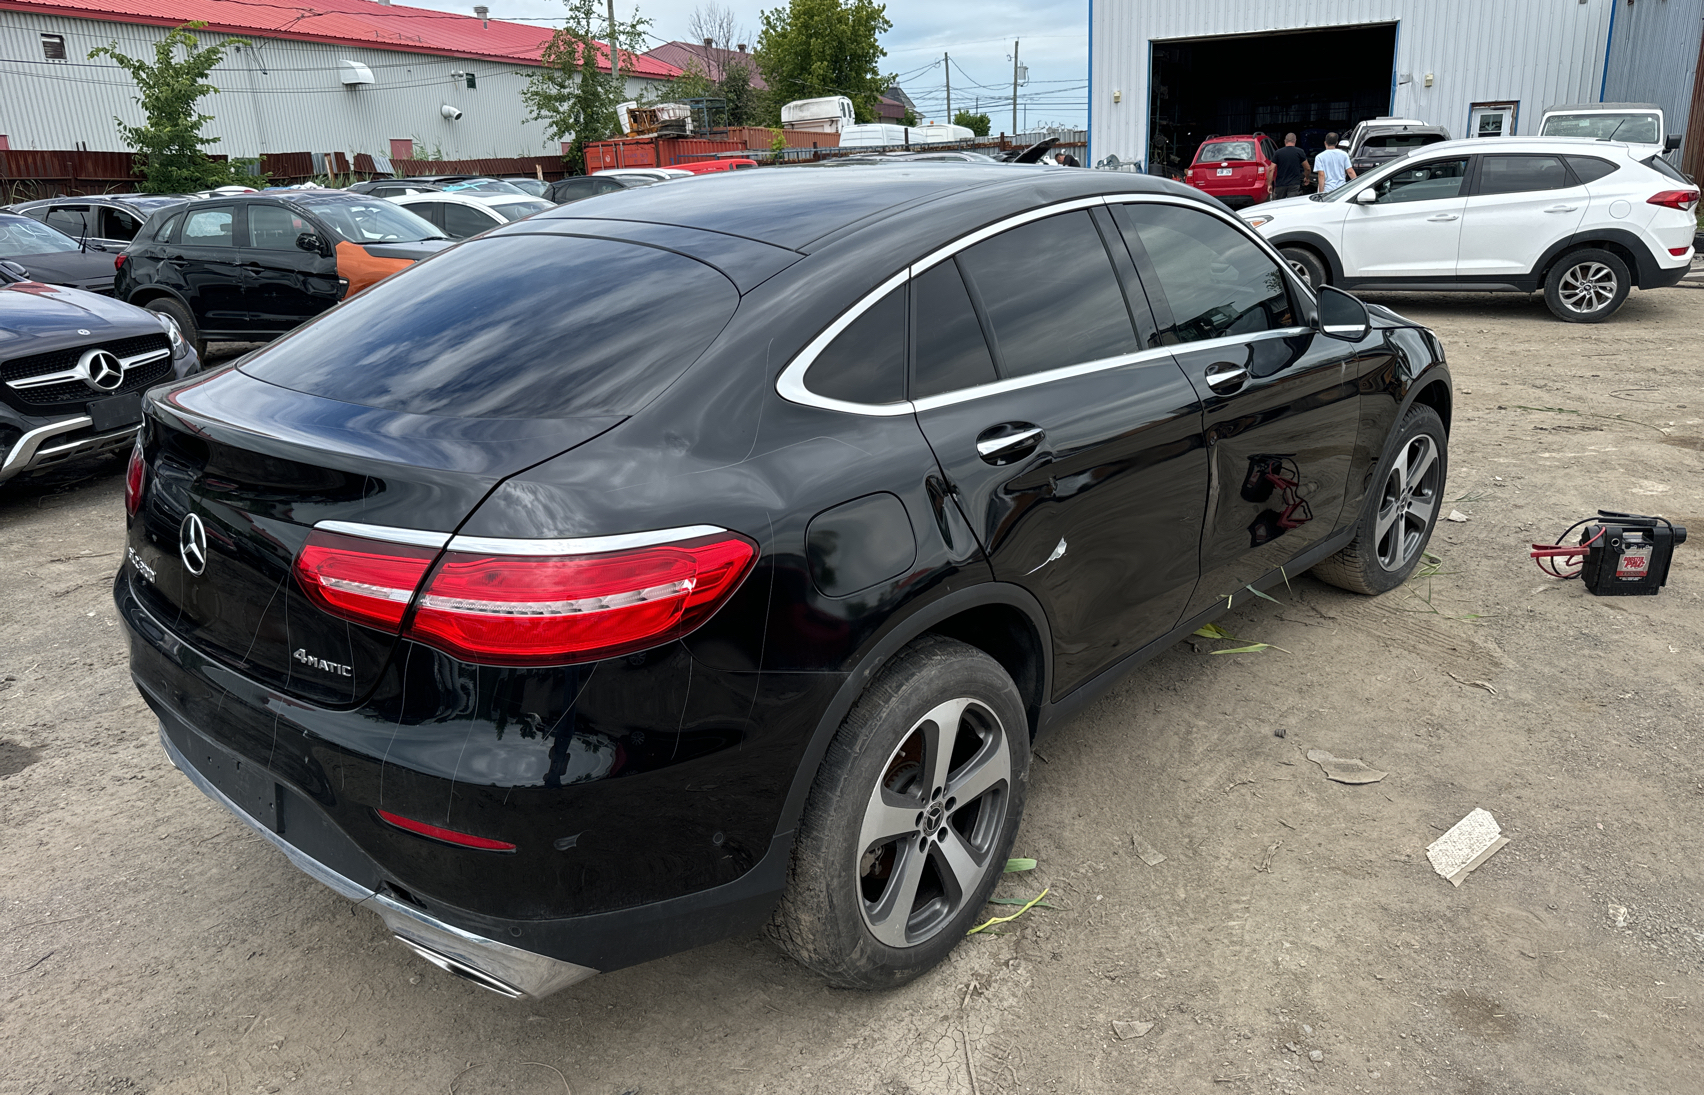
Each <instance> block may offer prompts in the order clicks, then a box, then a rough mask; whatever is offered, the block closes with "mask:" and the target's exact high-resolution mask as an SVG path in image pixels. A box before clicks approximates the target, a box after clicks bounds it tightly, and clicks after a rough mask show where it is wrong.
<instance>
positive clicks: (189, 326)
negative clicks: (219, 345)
mask: <svg viewBox="0 0 1704 1095" xmlns="http://www.w3.org/2000/svg"><path fill="white" fill-rule="evenodd" d="M142 307H144V308H146V309H148V311H150V312H158V313H160V314H161V315H163V316H171V317H172V321H173V322H174V323H176V324H177V325H178V333H179V334H181V335H182V336H183V340H184V341H185V342H187V343H189V345H190V348H191V349H193V350H194V351H195V356H196V357H198V358H200V359H201V363H202V364H203V365H206V364H207V340H206V339H204V338H202V337H201V332H200V331H198V330H196V329H195V317H194V316H192V315H190V314H189V309H188V308H185V307H184V306H183V305H182V304H179V303H178V302H177V301H176V300H174V299H173V298H171V297H155V298H154V299H153V300H150V301H149V302H148V303H146V304H144V305H143V306H142Z"/></svg>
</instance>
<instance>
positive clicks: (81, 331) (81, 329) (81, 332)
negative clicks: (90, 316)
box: [77, 327, 89, 335]
mask: <svg viewBox="0 0 1704 1095" xmlns="http://www.w3.org/2000/svg"><path fill="white" fill-rule="evenodd" d="M77 333H78V334H80V335H86V334H89V332H88V331H85V330H83V328H81V327H79V328H77Z"/></svg>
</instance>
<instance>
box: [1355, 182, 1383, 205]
mask: <svg viewBox="0 0 1704 1095" xmlns="http://www.w3.org/2000/svg"><path fill="white" fill-rule="evenodd" d="M1353 200H1354V202H1355V204H1356V205H1372V204H1373V203H1374V202H1376V201H1378V200H1379V192H1378V189H1377V188H1376V187H1371V186H1367V187H1363V188H1361V189H1360V190H1357V191H1355V197H1354V199H1353Z"/></svg>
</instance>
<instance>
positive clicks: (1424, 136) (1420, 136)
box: [1361, 133, 1443, 150]
mask: <svg viewBox="0 0 1704 1095" xmlns="http://www.w3.org/2000/svg"><path fill="white" fill-rule="evenodd" d="M1441 140H1443V138H1442V137H1440V136H1438V135H1437V134H1436V133H1380V134H1377V135H1375V136H1372V137H1368V138H1367V139H1366V141H1365V142H1363V143H1362V145H1361V147H1362V148H1388V149H1392V150H1399V149H1404V148H1422V147H1424V146H1426V145H1429V144H1436V143H1437V142H1438V141H1441Z"/></svg>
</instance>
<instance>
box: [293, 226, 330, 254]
mask: <svg viewBox="0 0 1704 1095" xmlns="http://www.w3.org/2000/svg"><path fill="white" fill-rule="evenodd" d="M296 246H297V247H298V248H300V249H301V250H303V251H312V252H313V253H314V254H316V255H323V254H325V241H324V240H322V239H320V238H319V236H317V235H315V234H314V233H312V232H303V233H302V234H301V235H299V236H297V237H296Z"/></svg>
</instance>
